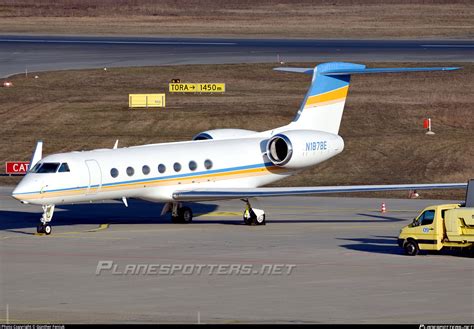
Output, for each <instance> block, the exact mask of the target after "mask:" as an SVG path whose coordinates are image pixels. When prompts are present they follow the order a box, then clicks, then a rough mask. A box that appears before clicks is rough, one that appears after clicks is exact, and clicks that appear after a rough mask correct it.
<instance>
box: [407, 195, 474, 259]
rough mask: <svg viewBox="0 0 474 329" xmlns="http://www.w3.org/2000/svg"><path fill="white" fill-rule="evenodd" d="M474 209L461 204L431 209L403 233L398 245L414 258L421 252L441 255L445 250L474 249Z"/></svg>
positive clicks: (424, 210) (427, 208)
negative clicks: (455, 248)
mask: <svg viewBox="0 0 474 329" xmlns="http://www.w3.org/2000/svg"><path fill="white" fill-rule="evenodd" d="M473 218H474V208H465V207H461V205H460V204H443V205H435V206H429V207H426V208H425V209H423V211H422V212H421V213H420V214H419V215H418V216H417V217H415V219H413V222H412V223H411V224H409V225H407V226H405V227H403V228H402V229H401V230H400V236H399V237H398V245H399V246H400V247H402V248H403V249H404V250H405V253H406V254H407V255H410V256H415V255H417V254H418V253H419V251H420V250H436V251H439V250H441V249H442V248H443V247H472V245H473V242H474V226H473V224H474V223H473V222H472V219H473Z"/></svg>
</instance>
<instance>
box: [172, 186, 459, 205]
mask: <svg viewBox="0 0 474 329" xmlns="http://www.w3.org/2000/svg"><path fill="white" fill-rule="evenodd" d="M466 187H467V183H444V184H400V185H351V186H314V187H258V188H199V189H194V190H182V191H176V192H174V193H173V198H174V199H175V200H178V201H211V200H227V199H245V198H256V197H259V198H261V197H271V196H290V195H311V194H328V193H348V192H378V191H403V190H429V189H459V188H466Z"/></svg>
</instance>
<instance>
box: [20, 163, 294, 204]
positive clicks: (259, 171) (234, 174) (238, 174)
mask: <svg viewBox="0 0 474 329" xmlns="http://www.w3.org/2000/svg"><path fill="white" fill-rule="evenodd" d="M283 171H286V170H285V169H284V168H281V167H276V166H272V167H262V168H252V169H242V170H235V171H230V172H222V173H213V174H203V175H196V176H191V177H175V178H169V179H156V180H151V181H146V182H132V183H123V184H117V185H111V186H102V187H101V188H100V191H105V192H108V191H117V190H120V191H124V190H132V189H136V188H140V187H157V186H170V185H178V184H180V185H182V184H192V183H203V182H211V181H215V180H227V179H238V178H246V177H255V176H262V175H267V174H271V173H274V172H278V173H282V172H283ZM88 189H89V188H88V187H85V188H78V189H74V190H66V191H55V192H48V191H46V192H44V193H35V194H29V195H23V196H22V199H37V198H54V197H63V196H72V195H78V194H84V193H86V192H87V190H88ZM93 189H94V188H93ZM100 191H99V192H100Z"/></svg>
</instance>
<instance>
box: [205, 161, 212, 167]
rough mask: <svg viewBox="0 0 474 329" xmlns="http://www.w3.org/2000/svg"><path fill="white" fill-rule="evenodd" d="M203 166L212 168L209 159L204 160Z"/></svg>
mask: <svg viewBox="0 0 474 329" xmlns="http://www.w3.org/2000/svg"><path fill="white" fill-rule="evenodd" d="M204 167H206V169H211V168H212V161H211V160H209V159H207V160H206V161H204Z"/></svg>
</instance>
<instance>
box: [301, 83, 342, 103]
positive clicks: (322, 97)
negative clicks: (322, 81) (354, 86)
mask: <svg viewBox="0 0 474 329" xmlns="http://www.w3.org/2000/svg"><path fill="white" fill-rule="evenodd" d="M348 91H349V86H344V87H341V88H339V89H334V90H331V91H328V92H326V93H323V94H319V95H314V96H310V97H308V99H307V100H306V103H305V105H304V107H316V106H322V105H328V104H333V103H337V102H339V101H341V100H343V99H345V98H346V97H347V92H348Z"/></svg>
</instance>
